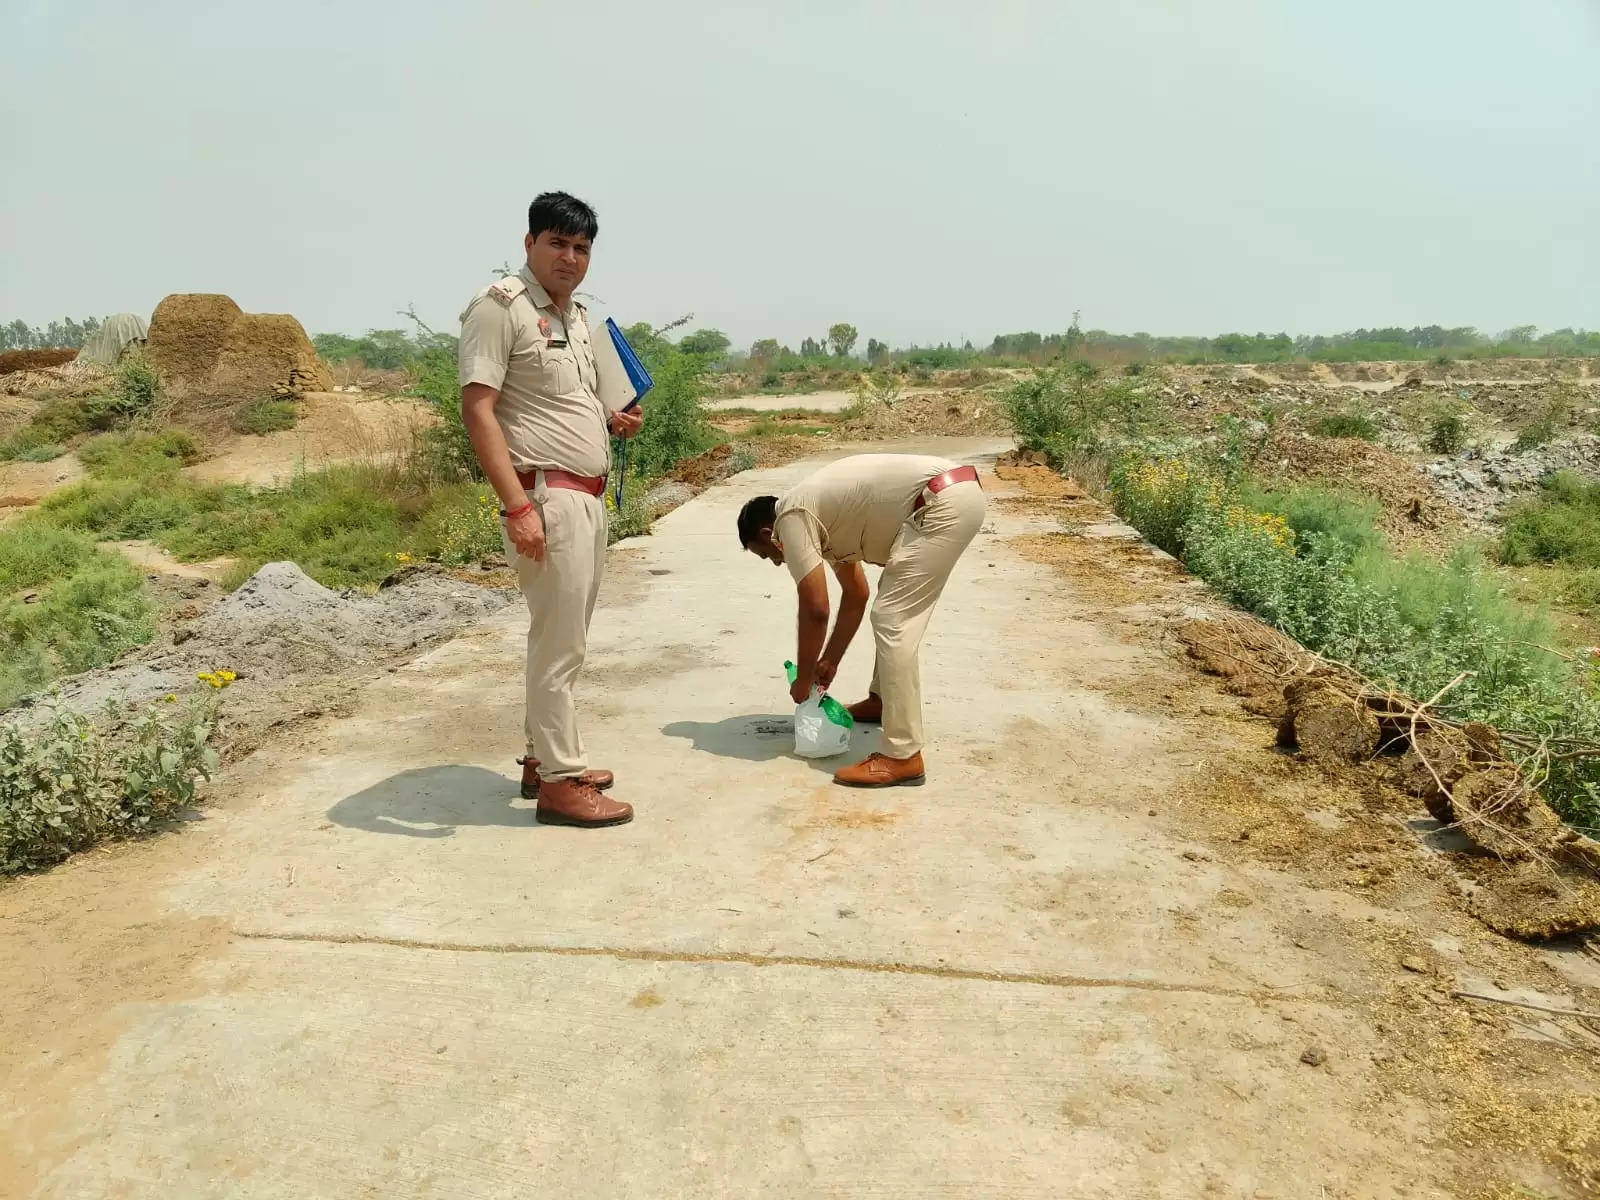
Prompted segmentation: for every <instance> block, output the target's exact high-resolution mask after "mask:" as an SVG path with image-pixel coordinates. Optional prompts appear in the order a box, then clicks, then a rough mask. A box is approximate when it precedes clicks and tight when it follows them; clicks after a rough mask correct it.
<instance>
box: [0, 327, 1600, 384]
mask: <svg viewBox="0 0 1600 1200" xmlns="http://www.w3.org/2000/svg"><path fill="white" fill-rule="evenodd" d="M687 323H688V322H687V319H680V320H679V321H675V322H673V323H672V324H671V325H668V326H664V327H662V328H660V329H656V328H654V327H652V326H650V325H649V324H645V323H641V324H638V325H632V326H629V327H628V329H627V330H625V333H626V334H627V336H628V338H629V341H630V342H632V343H633V345H634V348H635V349H636V350H639V351H640V353H641V354H643V353H644V352H645V350H646V347H647V346H648V348H649V349H651V350H653V351H656V352H659V351H661V350H663V349H665V348H666V347H669V346H670V347H671V348H672V349H674V350H677V351H679V352H681V353H684V354H690V355H693V356H695V357H696V358H698V359H699V360H700V361H701V362H702V363H703V364H704V365H705V366H706V368H707V369H710V370H757V371H763V372H772V371H777V372H784V371H798V370H805V369H807V368H816V367H839V366H846V365H849V364H852V363H853V364H856V365H858V366H859V365H863V364H864V365H866V366H889V365H891V364H898V363H904V364H905V365H906V366H908V367H913V368H926V369H930V370H938V369H951V368H961V367H971V366H1008V365H1009V366H1028V365H1039V364H1043V363H1048V362H1053V361H1055V360H1057V359H1071V358H1083V359H1087V360H1089V361H1091V362H1098V363H1131V362H1171V363H1180V362H1181V363H1229V362H1239V363H1246V362H1291V361H1297V360H1307V361H1311V362H1361V361H1367V360H1374V361H1404V360H1424V359H1445V358H1501V357H1519V358H1569V357H1570V358H1576V357H1585V356H1600V330H1582V329H1557V330H1553V331H1551V332H1548V333H1543V334H1541V333H1540V332H1539V330H1538V329H1537V328H1535V327H1534V326H1532V325H1519V326H1516V327H1514V328H1512V329H1508V330H1505V331H1503V332H1501V333H1497V334H1492V335H1490V334H1485V333H1482V332H1480V331H1479V330H1477V329H1474V328H1472V327H1471V326H1465V325H1462V326H1451V327H1446V326H1442V325H1425V326H1413V327H1411V328H1404V327H1401V326H1385V327H1378V328H1372V329H1365V328H1363V329H1355V330H1350V331H1347V332H1344V333H1335V334H1316V335H1300V336H1291V335H1290V334H1288V333H1264V332H1260V333H1253V334H1252V333H1223V334H1217V335H1216V336H1214V337H1187V336H1177V337H1170V336H1159V335H1153V334H1149V333H1142V332H1141V333H1111V332H1109V331H1108V330H1104V329H1088V330H1085V329H1082V328H1081V327H1080V326H1079V324H1078V322H1077V320H1076V319H1074V321H1073V323H1072V324H1071V325H1070V326H1068V328H1067V329H1065V330H1064V331H1062V332H1059V333H1041V332H1039V331H1037V330H1027V331H1024V332H1021V333H1001V334H996V335H995V336H994V337H993V339H992V340H991V341H990V342H989V343H988V344H987V345H984V346H975V345H973V343H972V342H970V341H967V342H963V343H962V344H960V345H955V344H953V343H950V342H943V343H940V344H937V345H930V346H918V345H911V346H905V347H900V348H897V349H895V348H891V347H890V346H889V345H888V344H887V343H886V342H883V341H880V340H878V339H877V338H868V339H867V342H866V345H865V347H863V348H862V349H861V351H860V353H858V352H857V347H858V345H859V343H860V333H859V331H858V330H857V329H856V327H855V326H854V325H851V324H849V323H847V322H838V323H836V324H834V325H832V326H830V327H829V328H828V331H827V332H826V333H825V334H823V335H822V336H820V337H806V338H804V339H802V341H801V342H800V345H799V348H798V349H796V348H794V347H792V346H790V345H787V344H785V343H782V342H780V341H779V340H778V339H777V338H759V339H757V340H756V341H755V342H753V343H752V344H751V345H750V348H749V349H748V350H739V349H735V348H734V346H733V342H732V339H730V338H729V337H728V335H727V334H725V333H724V332H723V331H722V330H720V329H712V328H701V329H694V330H692V331H690V332H687V333H682V334H681V335H677V337H676V340H674V339H673V336H672V335H674V334H677V331H678V330H679V329H681V328H682V327H683V326H684V325H685V324H687ZM16 324H17V325H20V324H21V323H20V322H18V323H16ZM60 324H61V323H60V322H57V323H55V324H54V325H52V326H51V328H52V329H54V328H56V326H57V325H60ZM72 324H73V325H74V327H75V328H78V326H76V323H72ZM95 324H98V323H97V322H93V321H91V323H90V325H89V328H88V332H93V326H94V325H95ZM15 327H16V326H12V327H7V328H15ZM0 332H4V329H0ZM85 336H86V334H85ZM81 340H82V339H81V338H80V339H79V341H81ZM312 341H313V343H314V344H315V346H316V348H317V352H318V353H319V354H321V355H322V357H323V358H324V359H326V360H327V361H329V362H332V363H340V362H346V361H349V360H351V359H360V360H361V361H362V362H364V363H365V364H366V365H367V366H368V367H372V368H375V369H380V370H399V369H409V368H411V367H413V366H414V365H415V364H417V363H419V362H420V361H421V360H422V358H423V357H424V356H425V355H426V354H428V353H429V352H430V351H434V350H449V351H453V350H454V349H455V338H454V337H453V336H452V335H450V334H445V333H435V332H433V331H432V330H429V329H427V328H426V327H425V326H418V328H417V331H416V333H414V334H411V333H407V332H405V331H404V330H401V329H371V330H368V331H367V332H366V333H365V334H363V335H361V336H360V337H351V336H348V335H345V334H339V333H320V334H318V335H317V336H316V337H314V338H313V339H312ZM641 343H644V344H641ZM39 344H46V345H49V344H57V345H68V344H74V345H75V344H77V343H68V342H58V343H37V342H35V343H27V344H24V345H22V346H6V347H5V348H8V349H9V348H32V347H33V346H35V345H39Z"/></svg>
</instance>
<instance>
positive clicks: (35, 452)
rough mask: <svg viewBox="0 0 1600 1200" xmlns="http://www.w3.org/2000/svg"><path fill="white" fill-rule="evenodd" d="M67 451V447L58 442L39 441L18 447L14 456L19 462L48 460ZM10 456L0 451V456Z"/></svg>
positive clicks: (58, 456)
mask: <svg viewBox="0 0 1600 1200" xmlns="http://www.w3.org/2000/svg"><path fill="white" fill-rule="evenodd" d="M66 452H67V448H66V447H65V446H63V445H61V444H60V443H59V442H40V443H38V444H36V445H31V446H25V447H21V448H19V450H18V451H17V453H16V454H15V456H14V457H15V458H16V459H17V460H18V461H19V462H35V463H38V462H50V461H52V460H54V459H57V458H60V457H61V456H62V455H63V454H65V453H66ZM4 457H12V456H8V455H5V454H4V453H3V452H0V458H4Z"/></svg>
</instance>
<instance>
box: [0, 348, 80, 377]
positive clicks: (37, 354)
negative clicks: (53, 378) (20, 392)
mask: <svg viewBox="0 0 1600 1200" xmlns="http://www.w3.org/2000/svg"><path fill="white" fill-rule="evenodd" d="M77 357H78V352H77V351H76V350H8V351H7V352H6V353H4V354H0V375H10V374H12V373H13V372H15V371H37V370H39V369H40V368H41V367H59V366H61V365H62V364H63V363H69V362H71V361H72V360H73V359H75V358H77Z"/></svg>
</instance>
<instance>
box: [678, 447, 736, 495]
mask: <svg viewBox="0 0 1600 1200" xmlns="http://www.w3.org/2000/svg"><path fill="white" fill-rule="evenodd" d="M732 459H733V443H732V442H723V443H722V444H721V445H719V446H713V447H711V449H709V450H707V451H706V452H705V453H704V454H697V455H695V456H694V457H693V458H686V459H684V460H683V461H682V462H680V463H679V464H678V465H677V466H676V467H674V468H673V469H672V476H671V477H672V478H673V479H676V480H677V481H678V482H679V483H686V484H688V485H689V486H690V487H692V488H694V489H695V490H696V491H702V490H704V489H705V488H708V487H710V486H711V485H712V484H714V483H718V482H720V481H722V480H724V479H726V478H728V476H730V475H732V474H734V473H735V472H734V470H733V462H732Z"/></svg>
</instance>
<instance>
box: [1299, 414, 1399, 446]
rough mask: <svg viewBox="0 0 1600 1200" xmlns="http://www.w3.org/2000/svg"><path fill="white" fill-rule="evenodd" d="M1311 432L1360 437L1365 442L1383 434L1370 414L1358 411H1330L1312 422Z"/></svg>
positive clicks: (1331, 436) (1322, 435) (1327, 435)
mask: <svg viewBox="0 0 1600 1200" xmlns="http://www.w3.org/2000/svg"><path fill="white" fill-rule="evenodd" d="M1311 432H1312V433H1314V434H1316V435H1317V436H1318V437H1325V438H1359V439H1360V440H1361V441H1363V442H1375V441H1377V440H1378V438H1379V437H1381V436H1382V434H1383V431H1382V430H1381V429H1379V428H1378V423H1377V422H1376V421H1374V420H1373V419H1372V416H1371V415H1370V414H1368V413H1364V412H1356V411H1349V412H1339V413H1329V414H1328V415H1327V416H1325V417H1322V418H1320V419H1318V420H1317V421H1314V422H1313V423H1312V425H1311Z"/></svg>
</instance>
